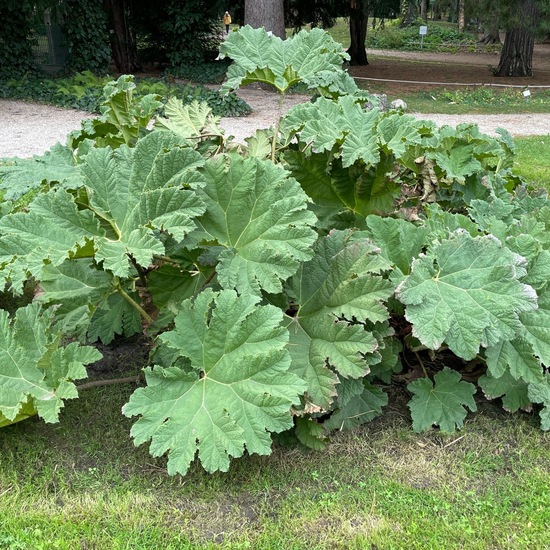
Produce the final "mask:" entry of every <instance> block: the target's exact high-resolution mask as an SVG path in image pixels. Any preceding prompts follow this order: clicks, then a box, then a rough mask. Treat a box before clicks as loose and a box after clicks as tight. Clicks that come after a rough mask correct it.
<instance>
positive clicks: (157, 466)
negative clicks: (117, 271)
mask: <svg viewBox="0 0 550 550" xmlns="http://www.w3.org/2000/svg"><path fill="white" fill-rule="evenodd" d="M132 391H133V388H132V387H129V386H118V387H115V386H111V387H103V388H95V389H90V390H87V391H84V392H82V397H81V398H80V399H79V400H77V401H74V402H69V403H67V406H66V409H65V411H64V413H63V417H62V422H61V423H60V424H58V425H45V424H43V423H42V422H40V421H38V420H28V421H25V422H22V423H20V424H16V425H13V426H11V427H8V428H4V429H2V430H0V457H1V461H0V497H1V498H0V548H2V549H21V548H24V549H27V548H28V549H34V548H55V549H70V550H72V549H74V548H86V549H95V548H97V549H107V548H108V549H113V548H117V549H118V548H132V549H142V548H143V549H145V548H151V549H158V548H163V549H164V548H174V549H182V548H183V549H185V548H197V549H198V548H201V549H202V548H206V549H208V548H235V549H237V548H259V549H263V548H265V549H272V548H273V549H275V548H280V549H285V550H286V549H301V548H304V549H306V548H315V549H324V548H327V549H332V548H342V549H343V548H346V549H348V548H357V549H364V548H378V549H386V548H388V549H392V548H406V549H410V548H419V549H426V548H434V549H440V548H445V549H453V548H456V549H462V548H472V549H473V548H479V549H485V548H500V549H505V548H510V549H514V550H517V549H521V548H525V549H531V548H544V547H548V546H550V531H549V530H548V525H549V524H550V491H548V487H550V437H549V436H548V434H545V433H543V432H541V431H540V430H539V428H538V427H537V425H538V422H537V418H536V416H535V415H534V414H523V415H514V416H511V415H508V414H506V413H503V412H501V409H500V407H499V406H497V405H496V404H492V403H486V402H481V403H480V412H479V413H478V414H477V415H475V416H472V417H471V419H470V420H469V421H467V422H466V426H465V429H464V430H463V431H462V432H460V433H457V434H453V435H447V436H444V435H442V434H440V433H438V432H436V431H434V432H431V433H428V434H424V435H418V434H414V433H413V432H412V431H411V428H410V421H409V418H408V411H407V409H406V407H405V402H406V399H407V396H405V395H404V394H403V393H402V392H403V391H402V390H400V389H397V390H394V391H393V394H392V396H391V399H390V406H389V408H388V410H387V412H386V414H385V415H384V417H382V418H380V419H378V420H376V421H374V422H372V423H371V424H369V425H367V426H365V427H363V428H361V429H358V430H355V431H350V432H342V433H339V434H337V435H336V436H334V437H333V439H332V441H331V442H330V444H329V445H328V448H327V449H326V450H325V451H323V452H313V451H304V450H300V449H297V448H292V447H290V448H285V447H281V446H276V448H275V451H274V453H273V455H272V456H270V457H258V456H252V457H246V458H243V459H240V460H238V461H235V462H234V463H233V464H232V467H231V469H230V471H229V472H228V473H226V474H223V473H217V474H214V475H208V474H205V473H204V472H203V471H202V470H200V469H199V468H198V467H195V468H193V469H192V470H191V472H190V473H189V474H188V476H187V477H185V478H182V477H173V478H172V477H169V476H168V475H167V474H166V473H165V470H164V463H165V461H164V459H163V458H158V459H155V458H152V457H150V456H149V454H148V452H147V449H146V448H145V447H140V448H137V449H136V448H134V447H133V445H132V442H131V440H130V438H129V435H128V432H129V428H130V425H131V422H130V421H129V420H128V419H126V418H123V417H122V416H121V414H120V408H121V407H122V405H123V404H124V403H125V401H126V400H127V399H128V397H129V395H130V393H131V392H132Z"/></svg>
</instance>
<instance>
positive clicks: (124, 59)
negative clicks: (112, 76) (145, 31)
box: [103, 0, 140, 74]
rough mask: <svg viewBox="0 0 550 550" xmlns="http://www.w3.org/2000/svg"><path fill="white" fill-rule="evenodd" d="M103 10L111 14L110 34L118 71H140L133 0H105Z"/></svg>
mask: <svg viewBox="0 0 550 550" xmlns="http://www.w3.org/2000/svg"><path fill="white" fill-rule="evenodd" d="M103 10H104V11H105V12H107V13H108V14H109V36H110V39H111V49H112V52H113V61H114V62H115V66H116V68H117V71H118V72H120V73H126V74H128V73H134V72H137V71H139V70H140V67H139V64H138V56H137V42H136V37H135V34H134V31H133V28H132V0H103Z"/></svg>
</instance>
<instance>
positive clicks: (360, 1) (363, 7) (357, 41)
mask: <svg viewBox="0 0 550 550" xmlns="http://www.w3.org/2000/svg"><path fill="white" fill-rule="evenodd" d="M368 22H369V0H351V4H350V15H349V35H350V39H351V43H350V47H349V49H348V54H349V56H350V58H351V60H350V63H351V65H368V64H369V61H368V59H367V50H366V49H365V40H366V39H367V26H368Z"/></svg>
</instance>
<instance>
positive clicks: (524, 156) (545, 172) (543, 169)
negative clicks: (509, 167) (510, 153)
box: [514, 134, 550, 191]
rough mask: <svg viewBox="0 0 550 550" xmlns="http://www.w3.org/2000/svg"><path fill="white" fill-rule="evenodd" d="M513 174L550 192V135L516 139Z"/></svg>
mask: <svg viewBox="0 0 550 550" xmlns="http://www.w3.org/2000/svg"><path fill="white" fill-rule="evenodd" d="M514 141H515V143H516V159H515V161H514V172H516V173H517V174H519V175H520V176H523V177H524V178H525V179H526V180H527V181H528V182H530V183H532V184H533V185H534V186H535V187H545V188H546V189H548V190H549V191H550V134H548V135H546V136H530V137H522V138H516V139H515V140H514Z"/></svg>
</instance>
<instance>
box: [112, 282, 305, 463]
mask: <svg viewBox="0 0 550 550" xmlns="http://www.w3.org/2000/svg"><path fill="white" fill-rule="evenodd" d="M258 301H259V298H257V297H254V296H250V295H241V296H238V295H237V294H236V293H235V292H234V291H233V290H223V291H221V292H219V293H214V292H212V291H211V290H210V289H207V290H205V291H204V292H202V293H201V294H200V295H199V296H198V297H197V298H196V299H195V300H194V301H191V300H187V301H186V302H184V304H183V307H182V311H181V312H180V314H178V316H177V317H176V320H175V329H174V330H173V331H170V332H167V333H165V334H163V335H162V337H161V340H162V342H164V345H166V346H169V347H170V348H172V349H174V350H176V351H177V352H178V354H179V355H180V356H184V357H187V358H189V360H190V361H191V367H190V368H189V369H187V370H185V369H180V368H178V367H169V368H162V367H155V368H153V369H147V371H146V378H147V387H145V388H140V389H138V390H137V391H136V392H135V393H134V394H133V395H132V397H131V398H130V401H129V403H128V404H127V405H125V407H124V409H123V411H124V414H126V415H127V416H135V415H140V416H141V418H140V419H139V420H138V421H137V422H136V423H135V425H134V426H133V428H132V435H133V437H134V439H135V442H136V444H140V443H143V442H145V441H148V440H151V447H150V451H151V453H152V454H153V455H154V456H159V455H162V454H164V453H168V472H169V473H171V474H174V473H176V472H179V473H181V474H185V473H186V472H187V470H188V468H189V464H190V463H191V461H192V460H193V459H194V457H195V455H196V454H197V452H198V456H199V459H200V461H201V463H202V465H203V467H204V468H205V469H206V470H207V471H209V472H214V471H216V470H222V471H226V470H227V469H228V467H229V459H230V457H239V456H241V455H242V454H243V452H244V450H245V449H246V450H247V451H248V452H249V453H258V454H262V455H265V454H269V453H270V452H271V437H270V432H275V433H276V432H281V431H283V430H286V429H288V428H290V427H292V417H291V415H290V407H291V406H292V405H293V404H294V403H296V402H297V401H298V396H299V395H300V394H301V393H303V392H304V390H305V385H304V383H303V382H302V381H301V380H300V379H299V378H298V377H297V376H296V375H294V374H292V373H290V372H289V366H290V358H289V356H288V352H287V351H286V349H285V345H286V342H287V340H288V333H287V331H286V330H285V329H284V328H283V327H282V326H281V321H282V313H281V311H280V310H279V309H278V308H275V307H273V306H269V305H268V306H261V305H259V304H258Z"/></svg>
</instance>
